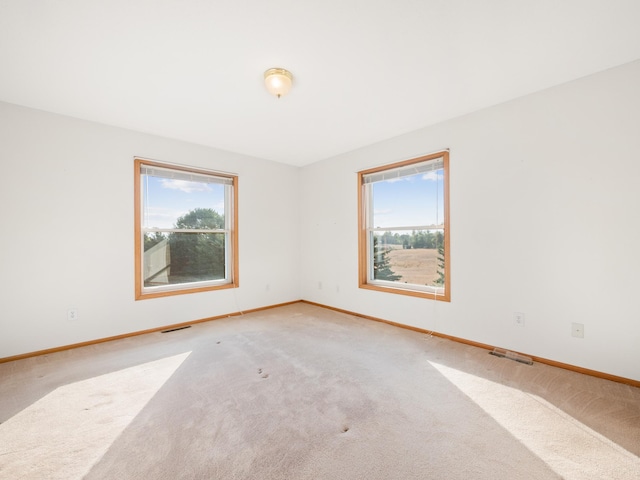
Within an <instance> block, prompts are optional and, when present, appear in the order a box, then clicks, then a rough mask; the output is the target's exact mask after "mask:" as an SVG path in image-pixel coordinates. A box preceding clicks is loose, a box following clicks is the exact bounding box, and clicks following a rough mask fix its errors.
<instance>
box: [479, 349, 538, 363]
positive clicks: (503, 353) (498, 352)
mask: <svg viewBox="0 0 640 480" xmlns="http://www.w3.org/2000/svg"><path fill="white" fill-rule="evenodd" d="M489 354H490V355H495V356H496V357H502V358H508V359H509V360H515V361H516V362H520V363H524V364H526V365H533V360H531V357H527V356H526V355H520V354H519V353H516V352H510V351H509V350H505V349H503V348H494V349H493V351H491V352H489Z"/></svg>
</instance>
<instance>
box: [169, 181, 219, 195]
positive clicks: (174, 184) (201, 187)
mask: <svg viewBox="0 0 640 480" xmlns="http://www.w3.org/2000/svg"><path fill="white" fill-rule="evenodd" d="M160 182H161V183H162V187H163V188H168V189H171V190H180V191H182V192H185V193H193V192H210V191H211V187H210V186H209V185H207V184H206V183H200V182H189V181H188V180H170V179H168V178H163V179H162V180H160Z"/></svg>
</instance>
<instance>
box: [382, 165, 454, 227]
mask: <svg viewBox="0 0 640 480" xmlns="http://www.w3.org/2000/svg"><path fill="white" fill-rule="evenodd" d="M372 186H373V225H372V227H374V228H386V227H389V229H392V227H408V226H419V225H422V226H430V225H439V224H442V223H443V222H444V193H443V192H444V170H442V169H440V170H436V171H432V172H428V173H420V174H416V175H411V176H408V177H402V178H400V179H397V180H385V181H380V182H375V183H374V184H373V185H372Z"/></svg>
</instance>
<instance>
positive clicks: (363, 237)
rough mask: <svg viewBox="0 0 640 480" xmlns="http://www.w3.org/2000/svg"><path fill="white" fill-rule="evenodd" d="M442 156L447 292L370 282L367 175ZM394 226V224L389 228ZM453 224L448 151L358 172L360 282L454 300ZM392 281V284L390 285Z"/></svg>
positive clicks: (379, 288)
mask: <svg viewBox="0 0 640 480" xmlns="http://www.w3.org/2000/svg"><path fill="white" fill-rule="evenodd" d="M437 158H442V162H443V166H444V180H443V186H444V191H443V199H444V263H445V266H444V275H445V278H444V293H443V294H438V293H436V292H429V291H424V290H421V289H417V288H415V286H413V287H412V285H411V284H402V283H400V282H397V283H396V282H388V283H389V285H381V284H380V283H379V282H376V283H371V280H370V274H369V272H370V271H371V270H370V262H369V246H368V244H369V235H368V228H369V226H368V225H367V211H368V208H370V206H369V205H368V203H369V200H368V198H367V194H366V186H365V181H364V179H365V176H366V175H370V174H372V173H378V172H384V171H386V170H392V169H397V168H401V167H407V166H410V165H413V164H416V163H422V162H426V161H429V160H434V159H437ZM390 230H393V228H390ZM450 244H451V224H450V220H449V151H448V150H445V151H440V152H436V153H433V154H429V155H425V156H421V157H418V158H412V159H409V160H404V161H401V162H396V163H392V164H389V165H382V166H379V167H374V168H370V169H367V170H362V171H360V172H358V286H359V287H360V288H363V289H368V290H374V291H378V292H385V293H394V294H399V295H409V296H412V297H420V298H428V299H432V300H438V301H444V302H450V301H451V247H450ZM392 283H393V285H391V284H392Z"/></svg>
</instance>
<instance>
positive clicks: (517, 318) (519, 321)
mask: <svg viewBox="0 0 640 480" xmlns="http://www.w3.org/2000/svg"><path fill="white" fill-rule="evenodd" d="M513 323H514V324H515V325H516V326H518V327H524V313H522V312H514V313H513Z"/></svg>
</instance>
